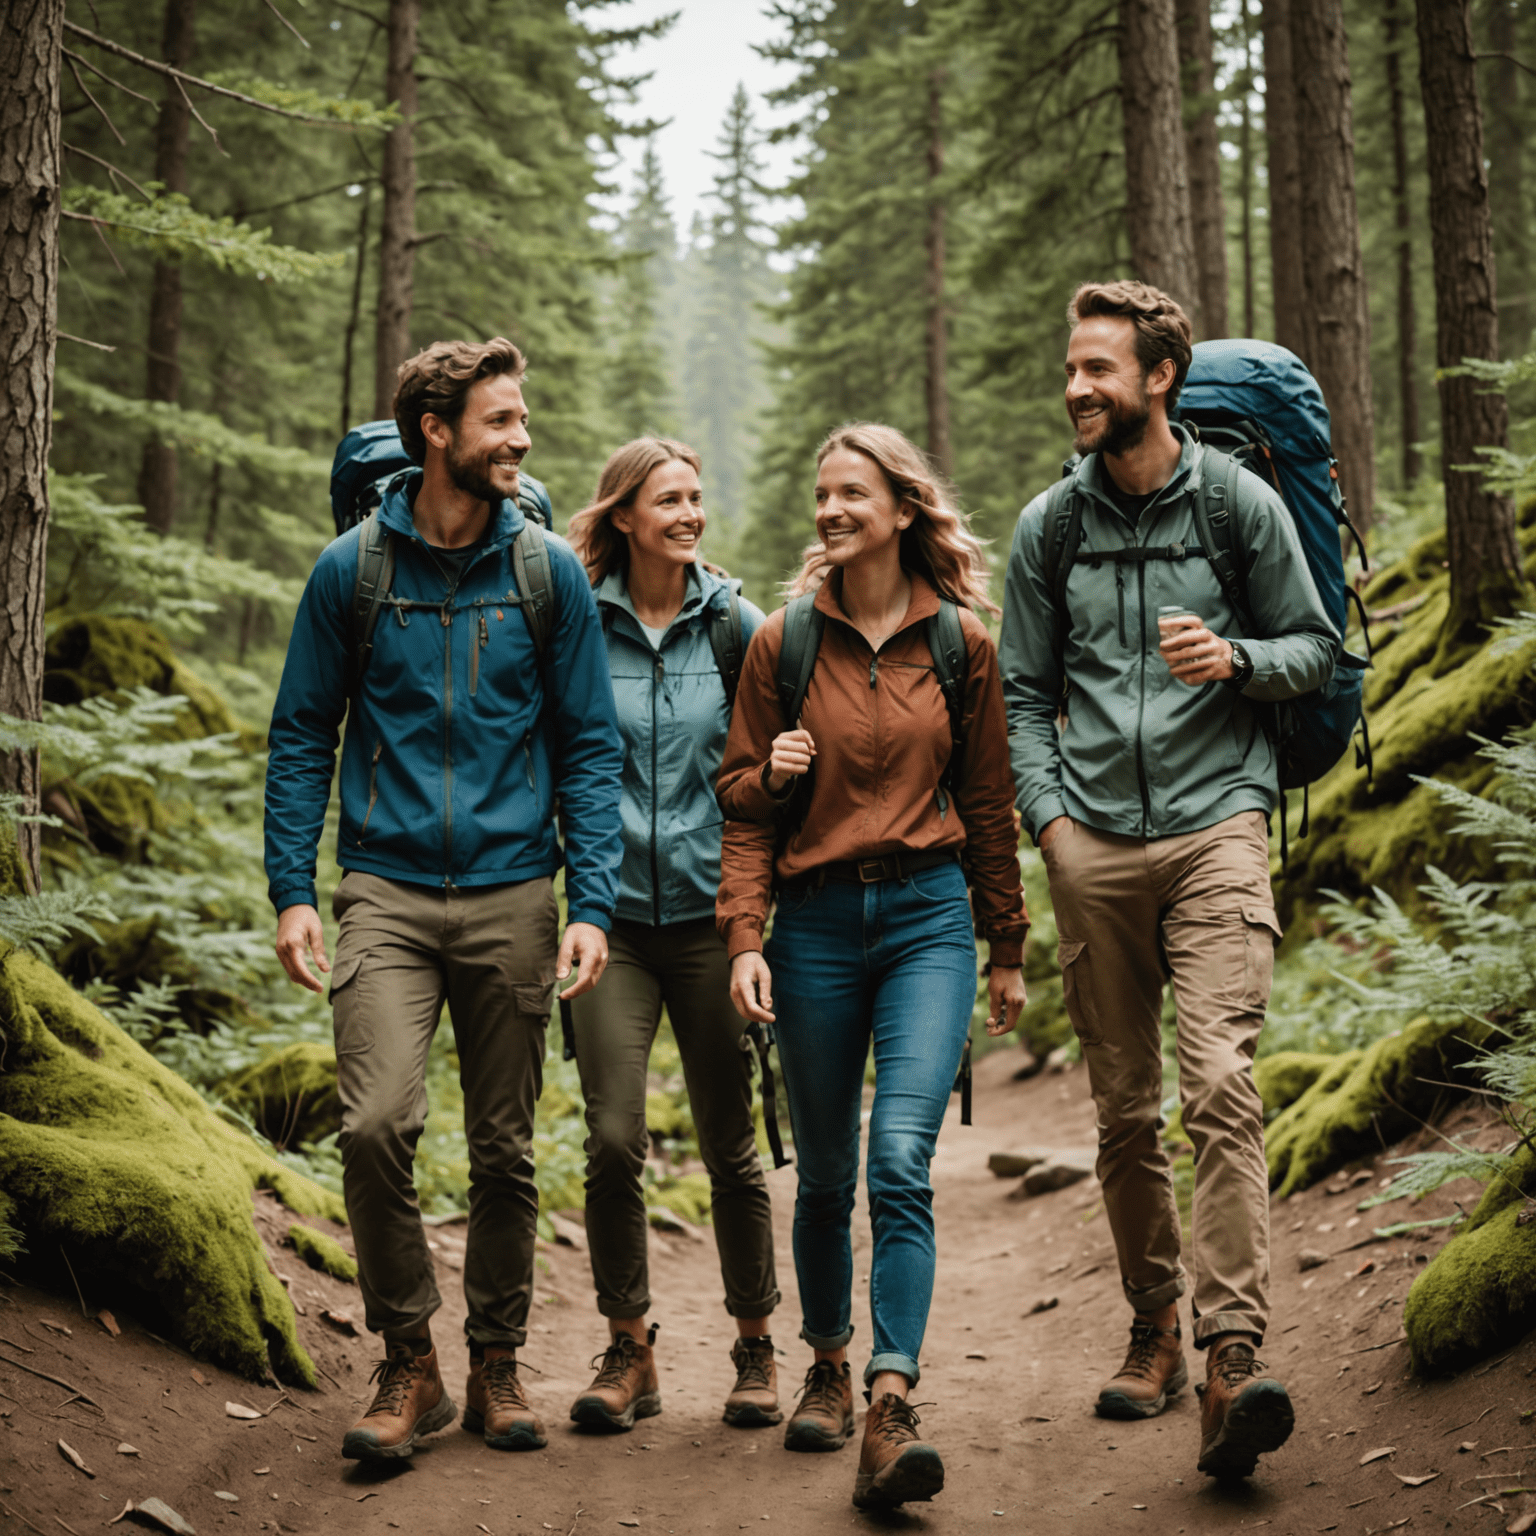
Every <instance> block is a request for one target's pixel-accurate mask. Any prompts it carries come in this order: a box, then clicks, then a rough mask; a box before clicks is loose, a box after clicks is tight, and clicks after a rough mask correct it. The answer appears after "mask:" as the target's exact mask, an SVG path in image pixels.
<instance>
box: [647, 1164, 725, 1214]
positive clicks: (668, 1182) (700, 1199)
mask: <svg viewBox="0 0 1536 1536" xmlns="http://www.w3.org/2000/svg"><path fill="white" fill-rule="evenodd" d="M646 1198H647V1203H648V1204H650V1205H663V1206H665V1207H666V1208H667V1209H668V1210H669V1211H671V1212H672V1213H673V1214H674V1215H677V1216H681V1217H682V1218H683V1220H684V1221H691V1222H692V1223H693V1224H694V1225H695V1226H696V1227H701V1226H703V1225H704V1223H705V1222H707V1221H708V1220H709V1211H710V1206H711V1204H712V1203H713V1202H712V1192H711V1190H710V1187H709V1175H708V1174H707V1173H685V1174H681V1175H680V1176H679V1177H677V1178H674V1179H662V1180H660V1181H659V1182H658V1183H656V1184H654V1185H652V1186H651V1187H650V1189H648V1190H647V1191H646Z"/></svg>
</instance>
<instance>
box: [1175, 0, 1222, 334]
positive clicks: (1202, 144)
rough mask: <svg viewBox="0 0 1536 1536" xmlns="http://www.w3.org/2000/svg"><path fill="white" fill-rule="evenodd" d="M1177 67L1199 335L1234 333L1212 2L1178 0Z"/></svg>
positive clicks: (1208, 0)
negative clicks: (1229, 320) (1229, 317)
mask: <svg viewBox="0 0 1536 1536" xmlns="http://www.w3.org/2000/svg"><path fill="white" fill-rule="evenodd" d="M1177 5H1178V36H1179V65H1180V71H1181V74H1182V77H1183V84H1184V104H1185V105H1184V154H1185V158H1186V160H1187V162H1188V165H1189V212H1190V231H1191V236H1192V239H1193V242H1194V249H1195V273H1196V277H1197V279H1198V281H1199V284H1200V319H1201V326H1200V329H1201V334H1202V336H1204V337H1205V339H1206V340H1214V339H1216V338H1217V337H1219V336H1226V335H1228V334H1230V327H1229V325H1228V323H1227V212H1226V205H1225V203H1224V201H1223V199H1222V195H1221V145H1220V143H1219V141H1218V135H1217V132H1216V106H1217V102H1218V100H1219V98H1218V96H1217V94H1216V64H1215V61H1214V59H1213V58H1212V56H1211V5H1210V0H1177Z"/></svg>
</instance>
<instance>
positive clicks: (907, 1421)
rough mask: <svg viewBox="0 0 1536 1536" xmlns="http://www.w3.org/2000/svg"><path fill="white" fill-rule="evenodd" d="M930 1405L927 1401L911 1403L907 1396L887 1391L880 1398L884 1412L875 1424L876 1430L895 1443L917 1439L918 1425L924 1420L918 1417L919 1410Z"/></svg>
mask: <svg viewBox="0 0 1536 1536" xmlns="http://www.w3.org/2000/svg"><path fill="white" fill-rule="evenodd" d="M928 1406H929V1405H928V1404H927V1403H909V1402H907V1400H906V1399H905V1398H901V1397H897V1396H896V1394H895V1393H894V1392H887V1393H886V1394H885V1396H884V1397H882V1398H881V1399H880V1407H881V1409H882V1410H883V1412H882V1413H881V1416H880V1419H879V1422H878V1423H877V1424H876V1425H875V1432H876V1433H877V1434H879V1435H881V1436H882V1437H883V1438H884V1439H886V1440H890V1441H892V1442H893V1443H895V1444H900V1443H901V1442H903V1441H907V1440H916V1439H917V1426H918V1425H919V1424H921V1423H922V1422H923V1421H922V1420H921V1419H920V1418H918V1416H917V1410H918V1409H919V1408H927V1407H928Z"/></svg>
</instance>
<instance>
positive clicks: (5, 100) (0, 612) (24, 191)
mask: <svg viewBox="0 0 1536 1536" xmlns="http://www.w3.org/2000/svg"><path fill="white" fill-rule="evenodd" d="M63 30H64V0H7V3H6V4H5V5H4V6H3V7H0V273H3V274H4V283H5V303H4V304H0V357H4V358H5V387H4V389H0V573H3V574H0V593H3V599H4V600H3V601H0V713H4V714H7V715H12V716H15V717H17V718H19V719H22V720H36V719H38V718H39V717H40V716H41V714H42V708H43V639H44V636H43V597H44V576H45V572H46V559H47V551H48V450H49V446H50V444H51V442H52V437H53V350H54V343H55V337H56V335H57V330H58V290H59V63H60V57H59V40H60V38H61V36H62V35H63ZM0 792H3V793H5V794H8V795H15V796H19V797H20V799H21V801H22V803H23V806H24V808H25V809H26V810H27V811H29V812H33V813H35V812H36V810H37V798H38V764H37V754H36V752H14V753H8V754H5V755H4V756H0ZM17 841H18V843H19V845H20V847H19V851H20V854H21V867H22V870H23V872H24V877H25V878H26V879H27V880H30V882H31V888H32V889H33V890H36V889H37V885H38V878H39V867H38V837H37V824H36V822H30V823H24V824H23V825H21V826H19V827H18V828H17Z"/></svg>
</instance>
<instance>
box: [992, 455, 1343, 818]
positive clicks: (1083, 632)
mask: <svg viewBox="0 0 1536 1536" xmlns="http://www.w3.org/2000/svg"><path fill="white" fill-rule="evenodd" d="M1173 430H1174V432H1175V434H1176V435H1177V436H1179V437H1180V438H1181V439H1182V440H1183V445H1184V452H1183V455H1182V457H1181V458H1180V460H1179V467H1178V469H1177V470H1176V471H1175V473H1174V475H1173V478H1172V479H1171V480H1169V482H1168V484H1167V485H1165V486H1164V487H1163V489H1162V490H1161V491H1160V492H1159V493H1158V494H1157V496H1156V498H1155V499H1154V500H1153V501H1152V502H1150V503H1149V504H1148V505H1147V507H1146V508H1145V509H1144V510H1143V512H1142V514H1141V517H1140V519H1139V521H1137V522H1135V523H1132V522H1131V521H1130V520H1129V519H1128V518H1127V517H1126V516H1125V515H1124V514H1123V513H1122V512H1121V511H1120V509H1119V508H1118V507H1116V506H1115V504H1114V502H1113V501H1111V500H1110V498H1109V496H1108V495H1107V494H1106V493H1105V490H1104V485H1105V476H1106V471H1105V469H1104V466H1103V464H1102V462H1101V460H1100V456H1099V455H1098V454H1089V455H1088V456H1087V458H1085V459H1084V460H1083V461H1082V463H1081V464H1079V465H1078V468H1077V470H1076V472H1075V473H1076V480H1077V485H1078V488H1079V489H1080V491H1081V492H1082V493H1083V496H1084V501H1085V506H1084V512H1083V533H1084V538H1083V542H1082V545H1081V548H1080V554H1091V553H1092V551H1094V550H1095V549H1114V548H1125V547H1129V546H1132V545H1137V544H1141V545H1147V544H1173V543H1182V544H1186V545H1190V544H1192V545H1194V546H1196V547H1199V545H1200V538H1199V535H1198V534H1197V532H1196V531H1195V520H1194V510H1193V503H1194V496H1195V492H1196V491H1197V490H1198V488H1199V485H1200V479H1201V473H1202V470H1203V467H1204V466H1203V462H1202V461H1203V459H1204V450H1203V449H1202V448H1200V446H1199V445H1198V444H1197V443H1196V442H1194V440H1193V439H1192V438H1190V437H1189V436H1188V435H1187V434H1186V433H1185V432H1184V430H1183V429H1182V428H1181V427H1177V426H1176V427H1174V429H1173ZM1045 502H1046V495H1045V494H1042V495H1040V496H1037V497H1036V498H1035V499H1034V500H1033V501H1032V502H1030V504H1029V505H1028V506H1027V507H1025V509H1024V511H1023V512H1022V513H1021V514H1020V516H1019V521H1018V526H1017V528H1016V529H1015V530H1014V536H1013V550H1012V553H1011V554H1010V556H1009V559H1008V576H1007V582H1006V586H1005V590H1004V597H1003V630H1002V641H1001V644H1000V645H999V648H998V661H999V663H1000V665H1001V667H1002V674H1003V695H1004V698H1005V700H1006V702H1007V706H1008V738H1009V747H1010V752H1011V755H1012V759H1013V774H1014V782H1015V784H1016V786H1017V789H1018V807H1019V813H1020V815H1021V816H1022V817H1023V819H1024V825H1025V827H1026V828H1028V830H1029V832H1030V834H1031V835H1032V836H1035V837H1038V835H1039V833H1040V830H1041V828H1043V827H1044V826H1045V825H1046V824H1047V823H1048V822H1050V821H1051V820H1053V819H1054V818H1055V817H1057V816H1063V815H1066V816H1071V817H1072V818H1073V819H1074V820H1077V821H1081V822H1083V823H1085V824H1086V825H1088V826H1090V827H1094V828H1096V829H1097V830H1099V831H1101V832H1115V833H1120V834H1122V835H1124V836H1127V837H1137V838H1159V837H1172V836H1176V835H1178V834H1180V833H1185V832H1196V831H1199V830H1200V829H1201V828H1202V827H1209V826H1214V825H1215V824H1216V823H1217V822H1218V821H1224V820H1226V818H1227V817H1229V816H1235V815H1237V814H1238V813H1239V812H1240V811H1248V810H1260V811H1263V812H1264V813H1265V814H1266V815H1268V813H1269V812H1270V811H1272V810H1273V809H1274V807H1275V802H1276V797H1277V794H1278V790H1277V787H1276V768H1275V757H1274V749H1273V747H1272V746H1271V744H1270V740H1269V737H1268V736H1267V735H1266V734H1265V732H1264V730H1263V728H1262V726H1261V723H1260V718H1259V714H1258V712H1257V711H1256V710H1255V708H1254V705H1255V704H1265V703H1273V702H1278V701H1279V700H1281V699H1290V698H1295V697H1297V696H1298V695H1300V694H1303V693H1310V692H1311V691H1312V690H1313V689H1314V688H1318V687H1321V686H1322V684H1323V683H1324V682H1325V681H1326V680H1327V679H1328V678H1329V677H1330V676H1331V675H1332V673H1333V668H1334V663H1335V662H1336V660H1337V658H1338V653H1339V635H1338V632H1337V631H1336V630H1335V629H1334V626H1333V623H1332V621H1331V620H1330V619H1329V617H1328V614H1327V611H1326V610H1325V609H1324V607H1323V605H1322V600H1321V599H1320V598H1319V597H1318V593H1317V587H1316V585H1315V584H1314V583H1313V580H1312V573H1311V571H1310V569H1309V568H1308V566H1307V561H1306V556H1305V555H1304V554H1303V553H1302V548H1301V541H1300V539H1299V538H1298V537H1297V535H1296V531H1295V528H1294V526H1293V525H1292V523H1291V519H1290V515H1289V513H1288V512H1287V511H1286V510H1285V505H1284V503H1283V502H1282V501H1281V500H1280V498H1279V496H1278V495H1277V494H1276V493H1275V492H1274V491H1273V490H1271V489H1270V487H1268V486H1267V485H1265V484H1264V482H1263V481H1262V480H1260V479H1259V478H1258V476H1256V475H1253V474H1251V473H1249V472H1248V471H1247V470H1241V471H1239V473H1238V477H1237V494H1236V508H1235V516H1236V519H1237V529H1238V547H1239V548H1240V549H1242V550H1244V551H1246V554H1247V562H1248V598H1249V602H1250V604H1251V606H1252V608H1253V616H1254V625H1255V628H1256V630H1257V631H1258V632H1257V633H1256V634H1248V633H1246V632H1245V631H1244V629H1243V627H1242V625H1241V624H1240V623H1239V621H1238V618H1237V615H1236V614H1235V613H1234V612H1233V611H1232V609H1231V607H1230V606H1229V605H1228V603H1227V600H1226V597H1225V596H1224V595H1223V593H1222V590H1221V586H1220V584H1219V583H1218V582H1217V580H1216V577H1215V574H1214V573H1213V572H1212V570H1211V566H1210V562H1209V561H1208V560H1202V559H1190V560H1182V561H1172V560H1156V561H1148V562H1147V563H1145V564H1135V565H1132V564H1129V563H1120V564H1116V563H1113V562H1109V561H1106V562H1104V563H1103V564H1101V565H1099V566H1097V567H1095V566H1092V565H1085V564H1082V563H1078V564H1077V565H1075V566H1074V567H1073V569H1072V573H1071V576H1070V577H1069V579H1068V583H1067V592H1066V607H1067V614H1068V619H1069V625H1068V630H1067V634H1066V635H1065V637H1064V644H1063V645H1062V646H1061V656H1062V665H1063V666H1064V668H1065V671H1066V679H1067V682H1068V683H1069V684H1070V685H1071V686H1070V692H1069V695H1068V699H1067V703H1066V707H1065V719H1064V720H1063V721H1062V723H1061V725H1060V727H1059V728H1058V725H1057V718H1058V715H1060V714H1061V712H1062V703H1061V697H1062V686H1061V685H1062V677H1061V671H1060V670H1059V668H1058V664H1057V654H1058V648H1057V636H1056V611H1055V605H1054V603H1053V601H1052V597H1051V592H1050V588H1049V584H1048V583H1047V581H1046V575H1045V566H1044V550H1045V519H1046V510H1045ZM1175 603H1177V604H1183V605H1185V606H1187V607H1189V608H1190V609H1192V610H1193V611H1194V612H1195V613H1197V614H1199V615H1200V616H1201V618H1203V619H1204V620H1205V623H1206V627H1207V628H1208V629H1211V630H1213V631H1214V632H1215V633H1216V634H1218V635H1222V636H1225V637H1226V638H1227V639H1229V640H1241V641H1242V643H1243V649H1244V650H1245V651H1246V652H1247V653H1248V656H1249V658H1250V660H1251V661H1252V662H1253V677H1252V679H1251V680H1250V682H1249V683H1248V685H1247V686H1246V687H1245V688H1243V689H1242V690H1241V692H1239V691H1238V690H1237V689H1235V688H1232V687H1230V686H1228V685H1227V684H1225V683H1206V684H1204V685H1203V686H1201V687H1198V688H1191V687H1190V686H1189V685H1188V684H1186V683H1181V682H1178V681H1176V680H1175V678H1174V677H1173V674H1172V673H1171V672H1169V670H1168V667H1167V664H1166V663H1165V662H1164V661H1163V659H1162V656H1161V654H1160V653H1159V651H1158V648H1157V645H1158V633H1157V610H1158V609H1159V608H1161V607H1166V606H1169V605H1172V604H1175Z"/></svg>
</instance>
